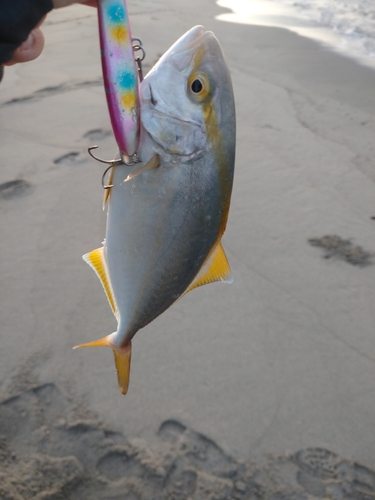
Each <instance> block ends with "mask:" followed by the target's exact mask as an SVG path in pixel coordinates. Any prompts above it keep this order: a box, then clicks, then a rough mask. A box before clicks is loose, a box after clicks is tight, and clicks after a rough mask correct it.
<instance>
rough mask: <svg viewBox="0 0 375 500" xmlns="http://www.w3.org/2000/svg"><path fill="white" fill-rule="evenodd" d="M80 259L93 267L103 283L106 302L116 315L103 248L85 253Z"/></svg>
mask: <svg viewBox="0 0 375 500" xmlns="http://www.w3.org/2000/svg"><path fill="white" fill-rule="evenodd" d="M82 259H83V260H84V261H85V262H87V264H88V265H89V266H90V267H92V269H94V271H95V272H96V274H97V276H98V278H99V279H100V282H101V284H102V285H103V288H104V291H105V293H106V295H107V299H108V302H109V304H110V306H111V309H112V311H113V314H114V315H115V316H116V318H117V317H118V313H117V307H116V302H115V299H114V296H113V293H112V289H111V285H110V283H109V277H108V274H107V268H106V264H105V260H104V248H103V247H101V248H97V249H96V250H93V251H92V252H90V253H87V254H85V255H84V256H83V257H82Z"/></svg>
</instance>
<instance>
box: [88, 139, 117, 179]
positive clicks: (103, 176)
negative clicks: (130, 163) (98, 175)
mask: <svg viewBox="0 0 375 500" xmlns="http://www.w3.org/2000/svg"><path fill="white" fill-rule="evenodd" d="M98 147H99V146H91V147H90V148H88V152H89V155H90V156H91V157H92V158H94V160H96V161H100V163H105V164H107V165H108V167H107V168H106V169H105V170H104V173H103V175H102V187H103V189H110V188H111V187H113V184H105V182H104V180H105V176H106V175H107V172H109V170H111V168H112V167H115V166H116V165H121V164H122V163H123V161H122V159H121V158H119V159H117V160H115V159H113V160H103V159H102V158H98V157H97V156H95V155H94V154H93V153H92V151H93V150H94V149H98Z"/></svg>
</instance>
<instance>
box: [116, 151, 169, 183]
mask: <svg viewBox="0 0 375 500" xmlns="http://www.w3.org/2000/svg"><path fill="white" fill-rule="evenodd" d="M159 165H160V156H159V155H158V154H154V155H153V156H151V158H150V159H149V160H148V162H147V163H146V164H145V165H142V166H141V167H140V166H139V165H137V164H136V165H135V167H134V168H133V169H132V171H131V172H130V174H129V175H128V176H127V178H126V179H124V182H128V181H131V180H132V179H134V177H137V176H138V175H140V174H143V172H146V170H151V169H152V168H156V167H158V166H159Z"/></svg>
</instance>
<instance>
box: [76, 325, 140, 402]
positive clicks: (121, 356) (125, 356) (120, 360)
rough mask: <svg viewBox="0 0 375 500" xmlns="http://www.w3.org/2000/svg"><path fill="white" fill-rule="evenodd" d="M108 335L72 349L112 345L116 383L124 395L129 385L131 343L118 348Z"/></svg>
mask: <svg viewBox="0 0 375 500" xmlns="http://www.w3.org/2000/svg"><path fill="white" fill-rule="evenodd" d="M112 335H113V334H112ZM110 337H111V335H107V336H106V337H103V338H101V339H99V340H94V342H88V343H87V344H80V345H76V346H75V347H73V349H80V348H81V347H112V350H113V354H114V356H115V364H116V372H117V381H118V385H119V387H120V391H121V394H122V395H123V396H125V394H126V393H127V392H128V387H129V378H130V360H131V356H132V344H131V342H129V343H128V344H126V346H125V347H123V348H121V349H118V348H115V347H113V345H112V344H111V342H110Z"/></svg>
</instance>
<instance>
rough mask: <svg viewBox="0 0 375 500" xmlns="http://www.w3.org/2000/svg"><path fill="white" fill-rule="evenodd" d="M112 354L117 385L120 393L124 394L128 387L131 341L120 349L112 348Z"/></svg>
mask: <svg viewBox="0 0 375 500" xmlns="http://www.w3.org/2000/svg"><path fill="white" fill-rule="evenodd" d="M113 354H114V356H115V364H116V371H117V381H118V385H119V387H120V391H121V394H122V395H123V396H125V394H126V393H127V392H128V387H129V378H130V360H131V357H132V344H131V342H129V343H128V344H127V345H126V346H125V347H123V348H121V349H115V348H113Z"/></svg>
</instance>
